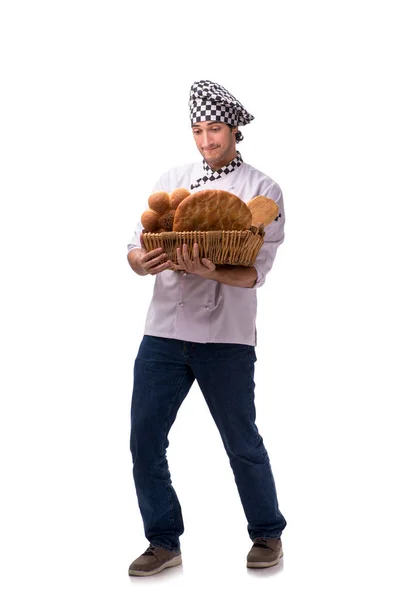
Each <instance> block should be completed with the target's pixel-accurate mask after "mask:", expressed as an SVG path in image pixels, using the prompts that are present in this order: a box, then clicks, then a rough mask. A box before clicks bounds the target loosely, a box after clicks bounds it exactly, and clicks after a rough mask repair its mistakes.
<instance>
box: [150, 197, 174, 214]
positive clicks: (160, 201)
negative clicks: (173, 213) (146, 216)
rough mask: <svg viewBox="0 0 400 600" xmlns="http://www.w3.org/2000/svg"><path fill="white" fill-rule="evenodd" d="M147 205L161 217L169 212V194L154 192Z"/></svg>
mask: <svg viewBox="0 0 400 600" xmlns="http://www.w3.org/2000/svg"><path fill="white" fill-rule="evenodd" d="M148 205H149V208H151V210H154V212H156V213H158V214H159V215H163V214H164V213H165V212H167V211H168V210H169V194H168V193H167V192H154V194H151V196H150V198H149V199H148Z"/></svg>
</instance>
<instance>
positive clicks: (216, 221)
mask: <svg viewBox="0 0 400 600" xmlns="http://www.w3.org/2000/svg"><path fill="white" fill-rule="evenodd" d="M251 221H252V215H251V211H250V209H249V208H248V207H247V205H246V203H245V202H243V201H242V200H241V199H240V198H238V197H237V196H235V195H234V194H231V193H229V192H226V191H225V190H201V191H199V192H195V193H194V194H191V195H190V196H188V197H187V198H184V199H183V200H182V202H181V203H180V204H179V206H178V208H177V209H176V212H175V217H174V224H173V231H235V230H245V229H250V227H251Z"/></svg>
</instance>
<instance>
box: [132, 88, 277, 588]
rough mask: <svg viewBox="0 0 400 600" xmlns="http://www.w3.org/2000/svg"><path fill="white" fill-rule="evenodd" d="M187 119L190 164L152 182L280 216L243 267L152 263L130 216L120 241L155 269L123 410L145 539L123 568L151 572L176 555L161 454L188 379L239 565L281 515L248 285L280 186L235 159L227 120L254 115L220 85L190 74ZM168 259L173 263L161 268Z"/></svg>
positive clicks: (182, 255)
mask: <svg viewBox="0 0 400 600" xmlns="http://www.w3.org/2000/svg"><path fill="white" fill-rule="evenodd" d="M189 107H190V119H191V125H192V132H193V137H194V140H195V143H196V146H197V148H198V150H199V152H200V154H201V155H202V156H203V161H202V162H200V163H195V164H189V165H186V166H184V167H180V168H173V169H171V170H170V171H168V172H167V173H165V174H163V175H162V176H161V178H160V179H159V180H158V181H157V183H156V185H155V187H154V190H153V191H161V190H162V191H166V192H171V191H172V190H174V189H176V188H180V187H183V188H187V189H190V190H194V191H197V190H199V189H220V190H226V191H228V192H231V193H232V194H235V195H236V196H238V197H239V198H240V199H242V200H244V201H246V202H247V201H249V200H251V199H252V198H254V197H255V196H258V195H263V196H267V197H268V198H272V199H273V200H275V201H276V202H277V203H278V206H279V216H278V217H277V218H276V219H275V221H273V222H272V223H271V224H270V225H268V227H267V228H266V235H265V241H264V244H263V246H262V248H261V250H260V252H259V254H258V256H257V259H256V262H255V265H254V267H241V266H237V267H232V266H230V267H229V266H228V267H225V266H218V267H216V266H215V265H214V264H213V263H212V262H211V261H209V260H207V259H205V258H204V259H202V260H201V261H200V260H199V258H198V256H197V252H194V256H193V260H191V259H190V258H189V256H188V252H187V248H186V246H183V248H181V249H180V250H179V251H178V252H177V254H178V261H177V262H178V264H177V265H176V266H175V267H173V265H172V264H171V263H169V262H165V263H162V262H161V261H162V260H165V258H166V257H165V255H163V251H162V250H161V249H157V250H153V251H151V252H147V251H146V250H145V249H144V247H143V245H142V244H141V230H142V225H141V224H139V225H138V228H137V230H136V233H135V236H134V238H133V240H132V243H131V244H129V245H128V261H129V264H130V266H131V268H132V269H133V271H135V273H137V274H138V275H155V276H156V277H155V284H154V291H153V297H152V300H151V303H150V307H149V310H148V314H147V320H146V324H145V330H144V337H143V340H142V342H141V345H140V348H139V352H138V355H137V358H136V361H135V368H134V387H133V394H132V409H131V418H132V421H131V441H130V443H131V452H132V459H133V477H134V482H135V487H136V493H137V498H138V503H139V509H140V512H141V515H142V519H143V525H144V532H145V536H146V538H147V539H148V541H149V542H150V545H149V547H148V549H147V550H146V551H145V552H144V553H143V554H142V555H141V556H139V558H137V559H136V560H135V561H134V562H133V563H132V564H131V565H130V567H129V574H130V575H139V576H146V575H154V574H155V573H158V572H160V571H162V570H163V569H165V568H166V567H172V566H175V565H178V564H180V563H181V562H182V557H181V551H180V541H179V538H180V536H181V535H182V533H183V531H184V525H183V520H182V513H181V507H180V504H179V500H178V497H177V495H176V492H175V490H174V488H173V487H172V484H171V477H170V472H169V468H168V463H167V459H166V449H167V447H168V443H169V442H168V433H169V431H170V428H171V426H172V424H173V423H174V421H175V418H176V415H177V412H178V409H179V407H180V405H181V404H182V402H183V400H184V398H185V397H186V395H187V393H188V392H189V390H190V387H191V385H192V383H193V382H194V380H196V381H197V383H198V385H199V387H200V389H201V391H202V393H203V395H204V398H205V401H206V402H207V405H208V408H209V410H210V413H211V415H212V417H213V419H214V421H215V424H216V426H217V427H218V430H219V432H220V435H221V438H222V441H223V444H224V447H225V450H226V452H227V455H228V457H229V462H230V466H231V468H232V471H233V474H234V478H235V482H236V485H237V488H238V492H239V496H240V500H241V503H242V505H243V509H244V512H245V515H246V519H247V522H248V527H247V529H248V533H249V536H250V538H251V540H252V541H253V546H252V548H251V550H250V552H249V554H248V555H247V567H255V568H262V567H270V566H272V565H276V564H277V563H278V562H279V560H280V558H281V557H282V556H283V553H282V543H281V539H280V538H281V534H282V531H283V529H284V528H285V526H286V520H285V518H284V517H283V515H282V513H281V512H280V510H279V506H278V500H277V494H276V489H275V484H274V478H273V474H272V471H271V466H270V461H269V457H268V454H267V451H266V449H265V447H264V443H263V439H262V437H261V435H260V433H259V432H258V429H257V427H256V424H255V405H254V364H255V361H256V355H255V348H254V347H255V345H256V323H255V321H256V306H257V299H256V294H257V288H259V287H260V286H262V285H263V283H264V282H265V277H266V275H267V273H268V272H269V271H270V269H271V267H272V264H273V262H274V258H275V254H276V251H277V248H278V246H279V245H280V244H281V243H282V242H283V239H284V221H285V216H284V207H283V198H282V192H281V190H280V188H279V186H278V185H277V184H276V183H275V182H274V181H273V180H272V179H271V178H270V177H268V176H267V175H265V174H264V173H261V172H260V171H258V170H257V169H254V168H253V167H251V166H250V165H249V164H247V163H245V162H243V159H242V157H241V155H240V153H239V152H237V150H236V143H237V142H238V141H240V140H241V139H243V136H242V134H241V133H240V131H239V130H238V127H241V126H244V125H247V124H248V123H250V121H251V120H252V119H253V118H254V117H253V116H252V115H250V114H249V113H248V112H247V111H246V110H245V108H244V107H243V106H242V104H241V103H240V102H239V101H238V100H237V99H236V98H234V96H232V95H231V94H230V93H229V92H228V91H227V90H226V89H225V88H223V87H222V86H221V85H219V84H217V83H213V82H211V81H208V80H201V81H196V82H195V83H194V84H193V85H192V87H191V91H190V100H189ZM169 267H173V268H174V270H172V269H171V268H169Z"/></svg>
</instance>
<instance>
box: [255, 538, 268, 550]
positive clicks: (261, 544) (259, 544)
mask: <svg viewBox="0 0 400 600" xmlns="http://www.w3.org/2000/svg"><path fill="white" fill-rule="evenodd" d="M254 546H255V547H256V548H268V540H267V539H266V538H256V539H255V540H254Z"/></svg>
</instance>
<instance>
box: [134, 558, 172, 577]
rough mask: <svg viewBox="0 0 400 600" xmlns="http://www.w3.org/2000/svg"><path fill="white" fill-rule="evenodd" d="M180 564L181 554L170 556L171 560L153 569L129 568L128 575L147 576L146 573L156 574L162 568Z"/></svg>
mask: <svg viewBox="0 0 400 600" xmlns="http://www.w3.org/2000/svg"><path fill="white" fill-rule="evenodd" d="M181 564H182V556H175V557H174V558H171V560H169V561H167V562H165V563H164V564H162V565H160V566H159V567H157V568H156V569H153V570H152V571H139V570H137V569H129V575H132V576H134V577H147V576H148V575H156V574H157V573H160V572H161V571H163V570H164V569H168V568H169V567H177V566H178V565H181Z"/></svg>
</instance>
